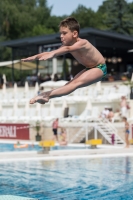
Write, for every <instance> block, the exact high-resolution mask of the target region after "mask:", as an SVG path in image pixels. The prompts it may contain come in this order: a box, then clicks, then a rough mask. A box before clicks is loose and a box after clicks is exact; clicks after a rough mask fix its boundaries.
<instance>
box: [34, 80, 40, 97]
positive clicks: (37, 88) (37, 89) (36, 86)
mask: <svg viewBox="0 0 133 200" xmlns="http://www.w3.org/2000/svg"><path fill="white" fill-rule="evenodd" d="M38 91H39V84H38V82H36V84H35V95H37V94H38Z"/></svg>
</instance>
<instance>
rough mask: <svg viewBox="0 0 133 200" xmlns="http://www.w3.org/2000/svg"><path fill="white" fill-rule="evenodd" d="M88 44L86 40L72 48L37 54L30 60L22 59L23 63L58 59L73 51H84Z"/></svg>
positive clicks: (65, 47)
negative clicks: (57, 57)
mask: <svg viewBox="0 0 133 200" xmlns="http://www.w3.org/2000/svg"><path fill="white" fill-rule="evenodd" d="M85 44H86V40H80V41H78V42H76V43H75V44H73V45H71V46H62V47H60V48H59V49H56V50H54V51H51V52H44V53H41V54H37V55H34V56H31V57H28V58H24V59H21V60H22V61H25V62H28V61H33V60H36V59H38V60H48V59H50V58H53V57H56V56H60V55H64V54H66V53H71V52H73V51H76V50H79V49H82V48H84V47H85Z"/></svg>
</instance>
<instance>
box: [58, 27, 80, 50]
mask: <svg viewBox="0 0 133 200" xmlns="http://www.w3.org/2000/svg"><path fill="white" fill-rule="evenodd" d="M77 37H78V32H77V31H73V32H72V31H71V30H70V29H69V28H68V27H64V26H61V27H60V38H61V41H62V44H63V45H65V46H66V45H68V46H69V45H72V44H73V43H74V42H75V41H76V39H77Z"/></svg>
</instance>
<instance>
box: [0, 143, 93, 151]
mask: <svg viewBox="0 0 133 200" xmlns="http://www.w3.org/2000/svg"><path fill="white" fill-rule="evenodd" d="M86 148H90V147H85V145H82V146H74V145H72V146H54V147H51V150H72V149H75V150H76V149H86ZM41 149H42V147H40V146H39V145H34V146H32V145H29V146H28V148H22V149H15V148H14V144H11V143H8V144H6V143H0V152H7V151H40V150H41Z"/></svg>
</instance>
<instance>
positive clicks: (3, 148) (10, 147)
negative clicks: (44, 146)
mask: <svg viewBox="0 0 133 200" xmlns="http://www.w3.org/2000/svg"><path fill="white" fill-rule="evenodd" d="M38 150H41V147H39V146H38V145H34V146H32V145H29V146H28V148H22V149H15V148H14V144H10V143H9V144H4V143H0V152H7V151H8V152H9V151H38Z"/></svg>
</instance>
